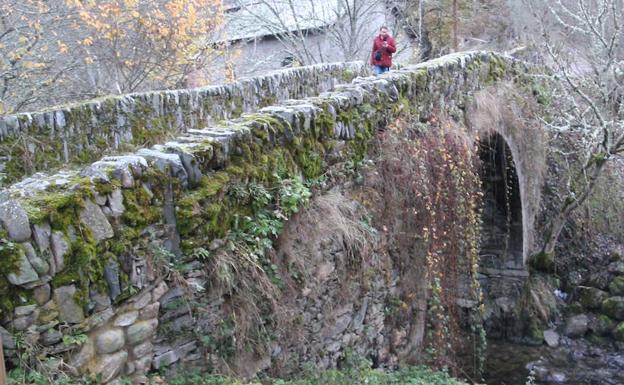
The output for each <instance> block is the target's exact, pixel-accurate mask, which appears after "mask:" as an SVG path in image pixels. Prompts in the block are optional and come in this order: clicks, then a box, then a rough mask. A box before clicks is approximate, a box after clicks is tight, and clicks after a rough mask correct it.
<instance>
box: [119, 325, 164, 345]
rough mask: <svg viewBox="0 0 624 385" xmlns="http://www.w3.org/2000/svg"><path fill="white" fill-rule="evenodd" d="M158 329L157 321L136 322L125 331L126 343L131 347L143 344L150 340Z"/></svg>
mask: <svg viewBox="0 0 624 385" xmlns="http://www.w3.org/2000/svg"><path fill="white" fill-rule="evenodd" d="M156 327H158V320H157V319H152V320H147V321H138V322H136V323H135V324H133V325H131V326H130V327H128V330H127V331H126V336H127V341H128V343H129V344H131V345H135V344H138V343H141V342H144V341H145V340H147V339H148V338H151V337H152V335H153V334H154V332H155V331H156Z"/></svg>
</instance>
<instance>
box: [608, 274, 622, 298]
mask: <svg viewBox="0 0 624 385" xmlns="http://www.w3.org/2000/svg"><path fill="white" fill-rule="evenodd" d="M609 292H610V293H611V295H618V296H624V276H621V275H620V276H617V277H615V278H613V280H612V281H611V282H610V283H609Z"/></svg>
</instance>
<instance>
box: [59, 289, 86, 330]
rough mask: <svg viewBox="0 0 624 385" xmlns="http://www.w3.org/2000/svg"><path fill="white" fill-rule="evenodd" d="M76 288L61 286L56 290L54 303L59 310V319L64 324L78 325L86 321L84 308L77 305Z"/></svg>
mask: <svg viewBox="0 0 624 385" xmlns="http://www.w3.org/2000/svg"><path fill="white" fill-rule="evenodd" d="M75 296H76V287H75V286H74V285H70V286H61V287H59V288H58V289H55V290H54V302H56V304H57V306H58V309H59V319H60V320H61V321H62V322H67V323H70V324H77V323H80V322H82V321H83V320H84V312H83V310H82V307H81V306H80V305H78V304H77V303H76V300H75Z"/></svg>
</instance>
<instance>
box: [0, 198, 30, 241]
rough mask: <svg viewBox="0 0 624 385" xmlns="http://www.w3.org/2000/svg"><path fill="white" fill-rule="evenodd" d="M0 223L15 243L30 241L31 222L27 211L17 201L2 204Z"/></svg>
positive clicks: (0, 205)
mask: <svg viewBox="0 0 624 385" xmlns="http://www.w3.org/2000/svg"><path fill="white" fill-rule="evenodd" d="M0 223H1V224H2V226H3V227H4V229H5V230H6V231H7V233H8V234H9V238H10V239H11V240H12V241H14V242H26V241H28V240H29V239H30V236H31V234H32V233H31V231H30V222H29V221H28V215H27V214H26V210H24V208H23V207H22V206H21V205H20V204H19V203H18V202H17V201H16V200H12V199H11V200H7V201H4V202H2V203H0Z"/></svg>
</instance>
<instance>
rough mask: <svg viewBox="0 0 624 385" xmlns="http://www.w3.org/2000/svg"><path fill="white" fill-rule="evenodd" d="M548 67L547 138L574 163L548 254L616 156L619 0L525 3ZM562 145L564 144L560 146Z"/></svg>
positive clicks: (622, 61)
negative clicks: (556, 140)
mask: <svg viewBox="0 0 624 385" xmlns="http://www.w3.org/2000/svg"><path fill="white" fill-rule="evenodd" d="M528 4H529V5H530V7H531V10H532V12H533V15H534V17H535V19H536V20H537V21H538V23H539V26H540V32H541V36H542V40H541V42H540V43H541V44H540V45H541V47H543V50H544V55H545V59H546V63H547V64H548V65H549V66H550V67H551V74H552V75H550V79H551V80H552V85H553V100H554V101H555V104H554V105H553V107H555V108H556V111H555V112H554V113H553V117H554V118H553V120H552V121H549V122H546V124H547V127H549V128H550V129H551V130H552V132H553V133H554V135H556V136H559V137H561V138H565V139H568V140H570V139H571V140H573V141H574V143H575V145H576V146H577V151H574V152H571V153H567V154H566V159H567V160H569V161H570V162H578V164H577V166H576V167H573V169H572V170H573V173H572V176H571V177H570V178H569V179H568V181H567V183H566V188H565V190H564V191H563V192H561V193H560V196H559V199H560V202H561V203H560V206H559V208H558V210H557V212H556V214H555V215H554V216H553V217H552V219H551V220H550V222H549V223H548V226H547V229H548V230H547V234H546V239H545V241H544V245H543V249H542V251H543V253H545V254H546V255H552V253H553V251H554V248H555V246H556V243H557V240H558V238H559V236H560V234H561V232H562V230H563V228H564V226H565V224H566V222H567V220H568V219H569V217H570V214H571V213H572V212H573V211H574V210H576V209H577V208H579V207H580V206H581V205H582V204H583V202H585V200H586V199H587V198H588V197H589V196H590V194H591V193H592V191H593V190H594V188H595V187H596V183H597V180H598V178H599V176H600V175H601V173H602V171H603V169H604V167H605V164H606V163H607V162H608V161H610V160H612V159H615V158H617V157H618V156H621V155H622V153H624V105H623V100H624V47H623V44H624V32H623V30H622V23H623V22H624V20H623V19H622V15H623V14H624V0H556V1H538V0H528ZM568 149H569V148H568Z"/></svg>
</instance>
